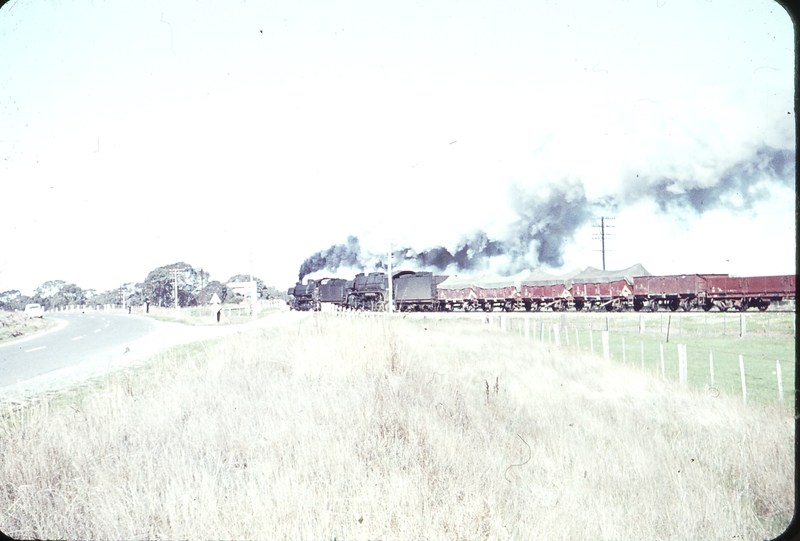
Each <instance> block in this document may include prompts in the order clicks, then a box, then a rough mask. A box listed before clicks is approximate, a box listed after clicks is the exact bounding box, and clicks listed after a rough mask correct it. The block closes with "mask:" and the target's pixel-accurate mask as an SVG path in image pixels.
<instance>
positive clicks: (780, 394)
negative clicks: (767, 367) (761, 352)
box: [775, 360, 783, 402]
mask: <svg viewBox="0 0 800 541" xmlns="http://www.w3.org/2000/svg"><path fill="white" fill-rule="evenodd" d="M775 372H776V373H777V374H778V398H779V399H780V401H781V402H783V376H782V374H781V362H780V360H778V361H775Z"/></svg>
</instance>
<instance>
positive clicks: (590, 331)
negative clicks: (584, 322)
mask: <svg viewBox="0 0 800 541" xmlns="http://www.w3.org/2000/svg"><path fill="white" fill-rule="evenodd" d="M589 346H590V347H591V350H590V351H591V352H592V355H594V336H593V335H592V326H591V325H589Z"/></svg>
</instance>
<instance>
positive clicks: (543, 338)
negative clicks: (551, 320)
mask: <svg viewBox="0 0 800 541" xmlns="http://www.w3.org/2000/svg"><path fill="white" fill-rule="evenodd" d="M542 344H544V321H542Z"/></svg>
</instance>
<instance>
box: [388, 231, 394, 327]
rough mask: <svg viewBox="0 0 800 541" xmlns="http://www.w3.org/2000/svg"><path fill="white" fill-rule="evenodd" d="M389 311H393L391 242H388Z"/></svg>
mask: <svg viewBox="0 0 800 541" xmlns="http://www.w3.org/2000/svg"><path fill="white" fill-rule="evenodd" d="M388 268H389V313H390V314H391V313H392V312H394V303H393V302H392V243H391V242H390V243H389V267H388Z"/></svg>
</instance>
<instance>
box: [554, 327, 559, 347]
mask: <svg viewBox="0 0 800 541" xmlns="http://www.w3.org/2000/svg"><path fill="white" fill-rule="evenodd" d="M553 336H554V337H555V340H556V347H557V348H560V347H561V331H560V330H559V329H558V325H557V324H555V325H553Z"/></svg>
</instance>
